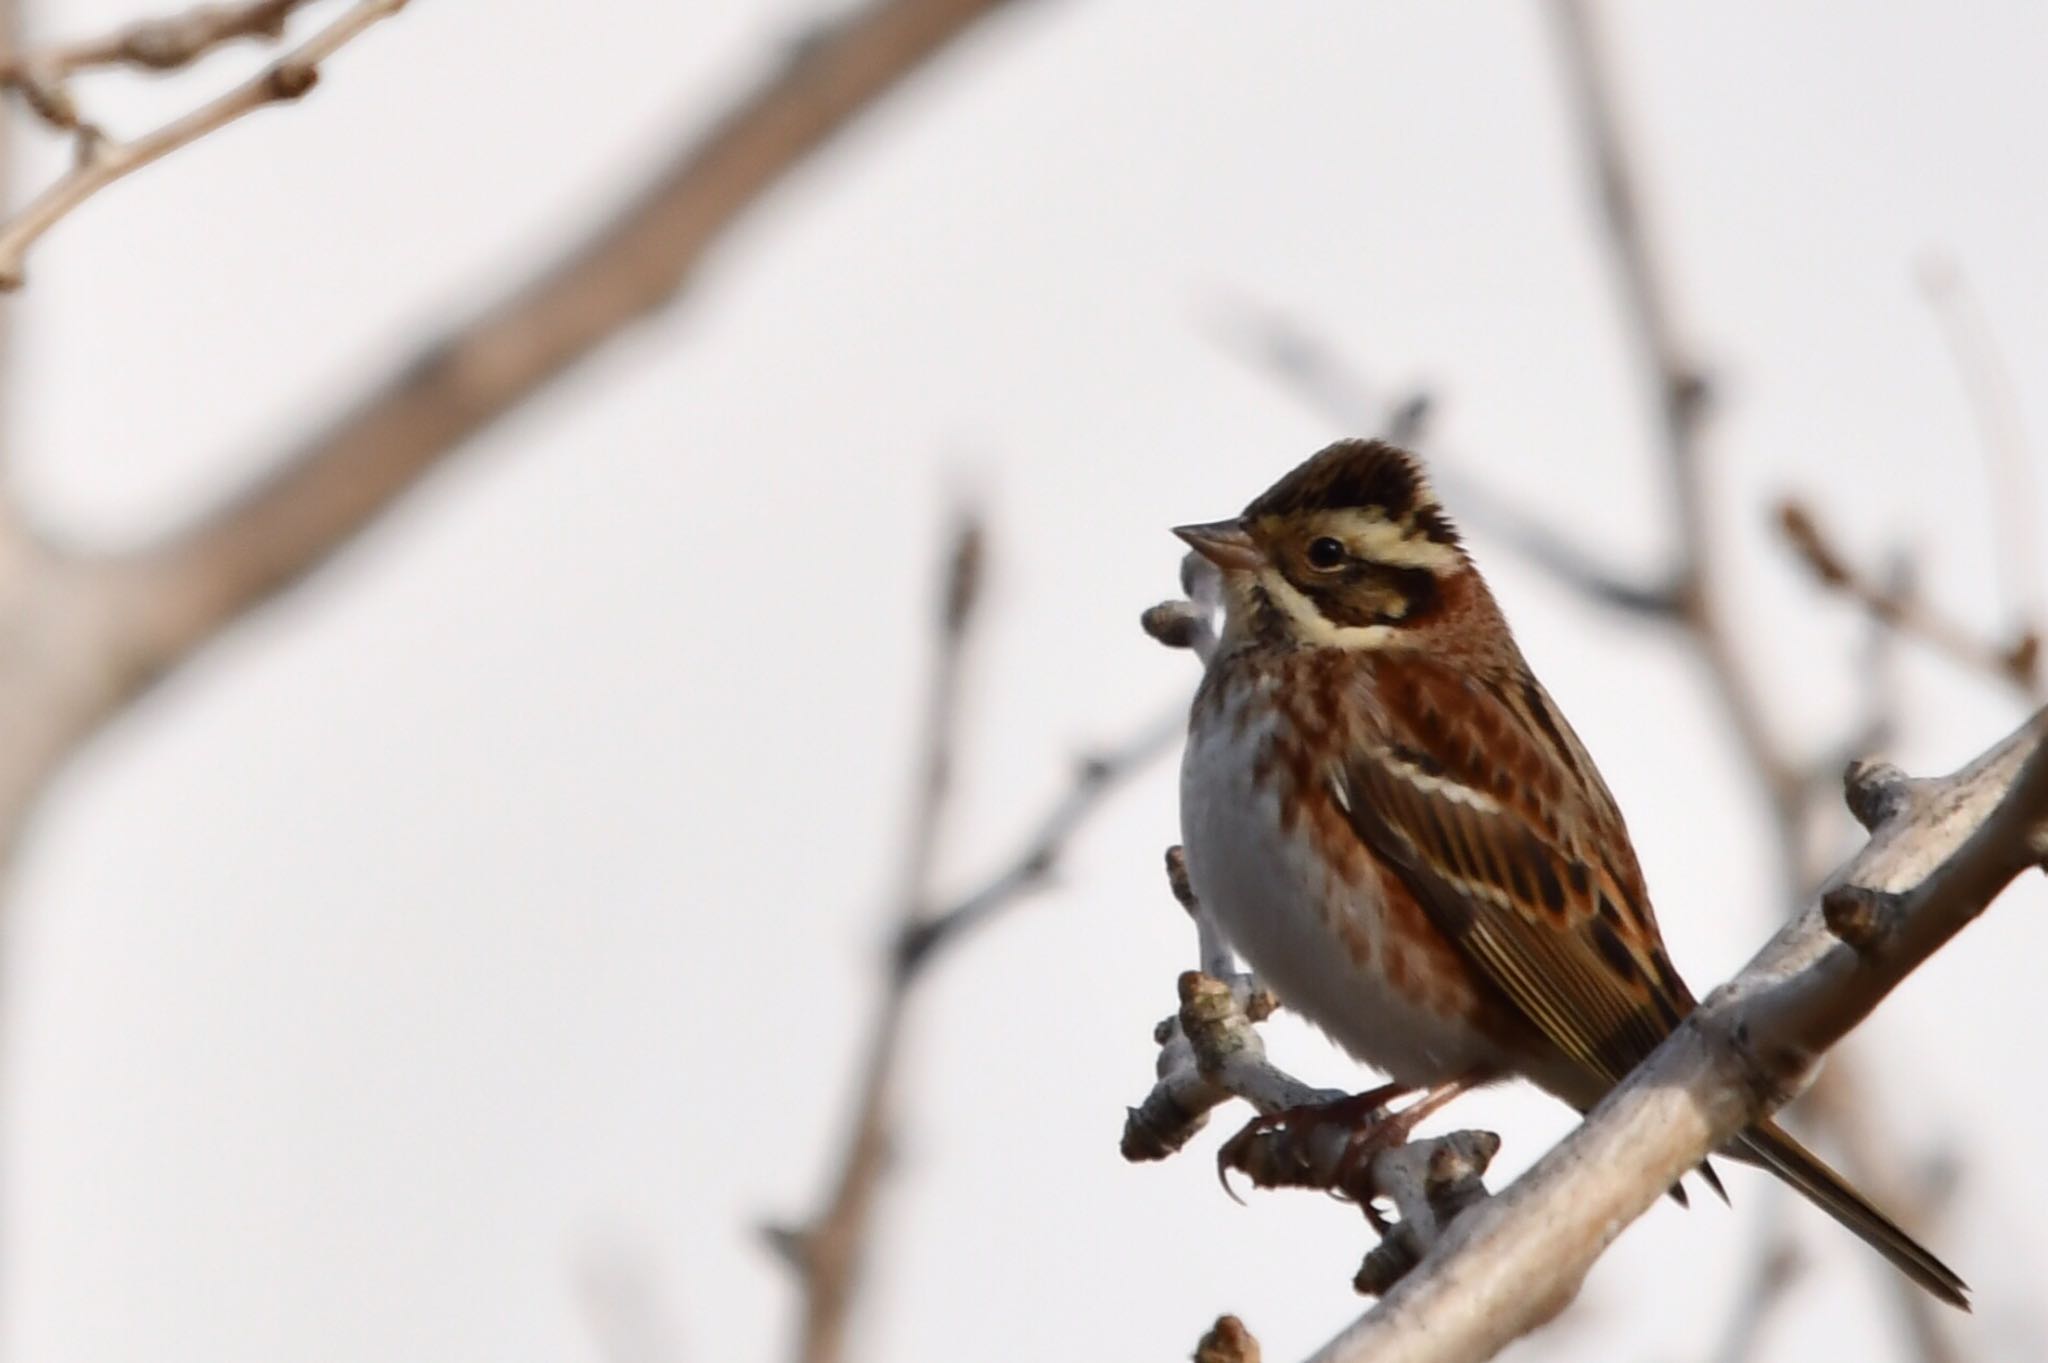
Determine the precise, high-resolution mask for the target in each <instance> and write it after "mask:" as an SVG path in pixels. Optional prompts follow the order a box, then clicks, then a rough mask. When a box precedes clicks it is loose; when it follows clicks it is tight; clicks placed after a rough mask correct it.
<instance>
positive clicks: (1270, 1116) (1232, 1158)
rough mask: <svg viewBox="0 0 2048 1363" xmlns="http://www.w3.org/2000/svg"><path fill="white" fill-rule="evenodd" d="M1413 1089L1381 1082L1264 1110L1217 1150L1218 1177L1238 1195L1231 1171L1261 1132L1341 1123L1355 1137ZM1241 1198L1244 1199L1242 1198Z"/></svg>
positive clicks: (1372, 1126)
mask: <svg viewBox="0 0 2048 1363" xmlns="http://www.w3.org/2000/svg"><path fill="white" fill-rule="evenodd" d="M1413 1092H1415V1086H1414V1085H1413V1084H1381V1085H1380V1086H1379V1087H1378V1088H1371V1089H1367V1090H1366V1091H1365V1092H1363V1093H1354V1094H1351V1095H1350V1096H1348V1097H1344V1098H1336V1099H1332V1100H1331V1101H1329V1102H1327V1103H1303V1104H1301V1105H1300V1106H1298V1107H1288V1108H1282V1109H1280V1110H1279V1111H1278V1112H1261V1113H1259V1114H1257V1115H1256V1116H1254V1117H1253V1118H1252V1119H1251V1120H1250V1121H1248V1122H1246V1123H1245V1124H1244V1126H1243V1127H1242V1128H1241V1129H1239V1131H1238V1133H1237V1134H1236V1135H1235V1136H1232V1137H1231V1138H1230V1139H1229V1140H1227V1141H1225V1142H1223V1145H1222V1147H1221V1148H1219V1149H1218V1150H1217V1151H1216V1177H1217V1179H1218V1180H1219V1181H1220V1182H1221V1183H1222V1184H1223V1191H1224V1192H1226V1193H1229V1194H1230V1195H1231V1196H1232V1197H1233V1198H1236V1197H1237V1193H1236V1191H1235V1190H1234V1189H1232V1188H1231V1186H1230V1171H1231V1170H1232V1169H1235V1168H1243V1165H1242V1164H1241V1163H1240V1160H1241V1158H1242V1156H1243V1155H1244V1153H1245V1152H1246V1150H1247V1149H1248V1148H1249V1147H1250V1145H1251V1142H1252V1139H1253V1138H1254V1137H1255V1136H1257V1135H1258V1134H1259V1133H1260V1132H1262V1131H1273V1130H1280V1129H1284V1130H1286V1131H1287V1132H1288V1133H1289V1134H1290V1135H1294V1134H1296V1133H1299V1132H1304V1131H1307V1130H1309V1129H1311V1128H1313V1127H1317V1126H1340V1127H1342V1128H1344V1129H1345V1130H1346V1131H1348V1132H1350V1133H1352V1139H1353V1140H1354V1141H1356V1140H1357V1139H1358V1137H1359V1136H1360V1135H1362V1134H1364V1133H1367V1132H1370V1131H1372V1130H1373V1129H1375V1128H1376V1127H1378V1126H1380V1125H1382V1124H1384V1123H1385V1122H1386V1121H1388V1120H1391V1119H1389V1118H1388V1117H1387V1115H1386V1107H1387V1104H1389V1103H1391V1102H1394V1101H1396V1100H1398V1099H1401V1098H1405V1097H1407V1096H1408V1095H1409V1094H1411V1093H1413ZM1424 1101H1427V1098H1425V1099H1424ZM1395 1144H1399V1142H1398V1141H1397V1142H1395ZM1347 1158H1348V1157H1347ZM1252 1181H1253V1182H1255V1183H1256V1182H1259V1181H1260V1179H1259V1178H1258V1177H1257V1175H1254V1176H1253V1180H1252ZM1238 1200H1239V1201H1243V1199H1242V1198H1239V1199H1238Z"/></svg>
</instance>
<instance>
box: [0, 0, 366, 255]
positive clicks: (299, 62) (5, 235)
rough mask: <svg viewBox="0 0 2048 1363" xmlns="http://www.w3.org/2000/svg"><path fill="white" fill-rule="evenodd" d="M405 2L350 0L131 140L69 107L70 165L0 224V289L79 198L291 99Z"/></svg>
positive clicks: (50, 114)
mask: <svg viewBox="0 0 2048 1363" xmlns="http://www.w3.org/2000/svg"><path fill="white" fill-rule="evenodd" d="M405 4H406V0H358V3H357V4H355V5H354V6H353V7H351V8H350V9H348V10H347V11H346V12H344V13H343V14H342V16H341V17H340V18H339V19H336V20H335V21H334V22H333V23H332V24H329V25H328V26H327V27H326V28H324V29H322V30H320V32H318V33H316V34H314V35H313V36H312V37H311V38H309V39H307V40H306V42H305V43H303V44H302V45H300V46H299V47H297V48H295V49H294V50H293V51H292V52H290V53H289V54H287V55H286V56H284V57H282V58H280V59H279V60H278V61H276V62H274V63H272V64H271V65H270V66H268V67H266V68H265V69H264V70H263V71H262V72H261V73H260V74H259V75H257V76H255V77H253V78H251V79H249V80H247V81H244V82H243V83H242V84H240V85H238V86H236V87H235V88H234V89H232V90H230V91H228V92H227V93H226V94H224V95H221V96H219V97H218V98H216V99H213V100H211V101H209V102H208V103H206V104H204V105H201V106H200V107H199V108H197V109H194V110H193V111H192V112H191V113H189V114H186V115H185V116H183V117H182V118H178V119H174V120H172V121H171V122H169V123H166V124H165V125H164V126H162V127H161V128H158V129H156V130H155V131H153V132H149V133H146V134H144V135H143V136H141V137H138V138H135V139H134V140H133V141H128V142H117V141H113V140H111V139H109V138H107V137H106V136H105V135H104V134H102V133H101V132H100V130H99V129H98V128H96V127H94V126H93V125H91V124H89V123H83V122H79V121H78V119H77V117H76V114H75V112H69V118H68V123H67V124H66V125H67V126H75V127H76V128H77V132H78V149H77V155H76V158H75V161H74V164H73V165H72V168H71V169H70V171H68V172H67V173H66V174H65V175H64V176H63V177H62V178H60V179H59V180H58V181H57V182H56V183H55V184H53V185H51V186H50V187H49V188H48V189H45V190H44V191H43V192H42V193H41V194H38V195H37V196H36V197H35V198H34V199H33V200H31V201H30V202H29V204H28V206H27V207H26V208H24V209H22V210H21V212H20V213H18V214H16V215H15V216H14V217H13V218H12V219H10V220H9V221H8V222H7V223H6V224H5V225H4V226H0V289H18V288H20V287H21V283H22V268H23V258H24V257H25V256H26V255H27V254H28V249H29V247H30V246H32V245H34V244H35V242H36V240H37V239H38V238H40V237H41V236H42V235H43V233H45V232H47V231H49V230H50V229H51V228H52V227H54V226H56V225H57V223H58V221H59V220H61V219H62V218H63V217H64V216H65V215H66V214H68V213H70V212H71V211H72V210H73V209H76V208H77V207H78V206H79V205H80V204H82V203H84V202H85V201H86V200H87V199H90V198H91V197H92V196H93V195H95V194H97V193H99V192H100V191H101V190H103V189H105V188H106V187H107V186H109V185H111V184H113V183H114V182H115V181H117V180H120V179H123V178H124V177H126V176H129V175H132V174H134V173H135V172H136V171H138V170H140V169H142V168H143V167H144V166H146V165H148V164H150V163H151V162H152V161H156V160H159V159H160V158H162V157H164V156H168V155H169V154H170V153H172V152H174V151H176V150H178V149H179V148H180V147H185V146H189V145H190V144H192V143H194V142H197V141H198V140H199V139H200V138H202V137H204V136H206V135H207V134H208V133H212V132H217V131H219V130H220V129H222V128H225V127H226V126H227V125H228V124H230V123H233V122H234V121H235V120H236V119H238V118H241V117H243V116H245V115H247V114H251V113H254V112H255V111H256V110H258V109H261V108H265V107H267V106H269V105H272V104H279V103H284V102H287V101H290V100H295V99H298V98H299V97H300V96H302V95H304V94H305V93H306V92H307V91H308V90H310V89H312V88H313V85H314V83H315V82H316V81H317V80H319V78H320V63H321V62H323V61H325V60H327V58H329V57H331V56H332V55H334V53H335V52H336V51H338V50H339V49H340V48H341V47H342V46H343V45H344V44H346V43H348V42H349V41H350V40H351V39H353V38H355V37H356V36H357V35H359V34H361V33H362V32H363V30H365V29H367V28H369V27H370V25H372V24H374V23H376V22H377V21H378V20H379V19H383V18H386V17H388V16H390V15H393V14H396V13H397V12H398V11H399V10H401V9H403V8H404V7H405ZM200 50H203V46H202V48H201V49H200ZM188 60H189V58H188ZM39 84H40V83H39ZM43 88H46V89H55V88H56V87H54V86H47V87H43ZM36 107H37V108H38V109H39V110H40V111H41V112H43V114H44V116H45V117H46V118H52V119H53V121H62V120H61V119H58V118H57V113H58V112H64V111H68V110H69V101H68V98H67V99H66V100H65V102H64V104H63V105H62V106H57V105H54V104H52V103H51V102H50V97H49V96H48V95H45V96H44V97H43V98H42V99H41V100H39V101H38V102H37V105H36Z"/></svg>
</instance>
